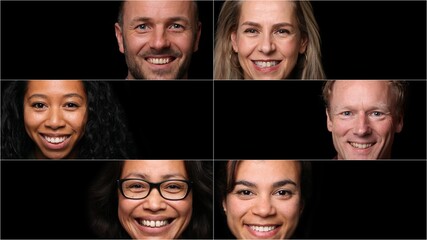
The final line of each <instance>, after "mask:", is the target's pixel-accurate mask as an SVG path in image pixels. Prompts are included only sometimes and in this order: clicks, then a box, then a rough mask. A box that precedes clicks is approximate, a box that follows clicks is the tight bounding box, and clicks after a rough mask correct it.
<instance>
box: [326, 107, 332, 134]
mask: <svg viewBox="0 0 427 240" xmlns="http://www.w3.org/2000/svg"><path fill="white" fill-rule="evenodd" d="M325 112H326V127H327V128H328V130H329V132H332V120H331V117H330V116H329V109H327V108H326V110H325Z"/></svg>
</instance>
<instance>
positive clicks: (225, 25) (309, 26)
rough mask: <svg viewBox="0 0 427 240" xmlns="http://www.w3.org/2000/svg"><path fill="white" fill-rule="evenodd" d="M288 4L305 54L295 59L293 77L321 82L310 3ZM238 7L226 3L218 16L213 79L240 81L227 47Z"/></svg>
mask: <svg viewBox="0 0 427 240" xmlns="http://www.w3.org/2000/svg"><path fill="white" fill-rule="evenodd" d="M292 2H293V4H294V6H295V10H296V15H297V22H298V27H299V29H300V31H301V33H302V36H304V37H306V38H307V40H308V44H307V50H306V52H305V54H300V55H299V56H298V61H297V64H296V66H295V68H294V69H293V72H294V73H295V74H293V75H294V76H295V77H296V78H297V79H325V73H324V71H323V67H322V62H321V51H320V34H319V29H318V25H317V22H316V19H315V17H314V14H313V8H312V6H311V3H310V2H308V1H292ZM241 6H242V1H241V0H240V1H236V0H231V1H230V0H227V1H225V2H224V4H223V6H222V8H221V12H220V13H219V17H218V23H217V30H216V34H215V50H214V79H243V70H242V68H241V67H240V64H239V60H238V57H237V54H236V53H235V52H234V51H233V48H232V44H231V33H233V32H235V31H237V27H238V24H239V18H240V11H241ZM304 55H305V56H304Z"/></svg>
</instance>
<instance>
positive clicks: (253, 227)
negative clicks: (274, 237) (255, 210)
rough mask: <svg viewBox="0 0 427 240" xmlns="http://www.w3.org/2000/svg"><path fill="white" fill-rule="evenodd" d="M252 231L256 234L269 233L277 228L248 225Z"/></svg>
mask: <svg viewBox="0 0 427 240" xmlns="http://www.w3.org/2000/svg"><path fill="white" fill-rule="evenodd" d="M249 227H250V228H251V229H252V230H254V231H257V232H269V231H272V230H274V229H276V228H277V226H275V225H274V226H255V225H250V226H249Z"/></svg>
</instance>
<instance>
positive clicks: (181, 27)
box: [169, 23, 184, 29]
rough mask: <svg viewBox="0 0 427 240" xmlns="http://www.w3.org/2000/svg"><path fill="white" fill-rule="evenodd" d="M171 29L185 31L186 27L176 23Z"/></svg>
mask: <svg viewBox="0 0 427 240" xmlns="http://www.w3.org/2000/svg"><path fill="white" fill-rule="evenodd" d="M169 28H170V29H184V26H182V25H181V24H178V23H174V24H172V25H171V26H170V27H169Z"/></svg>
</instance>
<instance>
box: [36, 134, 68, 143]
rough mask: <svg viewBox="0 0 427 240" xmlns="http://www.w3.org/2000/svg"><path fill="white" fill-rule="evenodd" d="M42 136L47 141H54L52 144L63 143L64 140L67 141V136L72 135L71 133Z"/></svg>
mask: <svg viewBox="0 0 427 240" xmlns="http://www.w3.org/2000/svg"><path fill="white" fill-rule="evenodd" d="M42 136H43V138H44V139H45V140H46V141H47V142H49V143H52V144H60V143H63V142H65V140H67V138H69V137H70V135H67V136H62V137H49V136H46V135H42Z"/></svg>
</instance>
